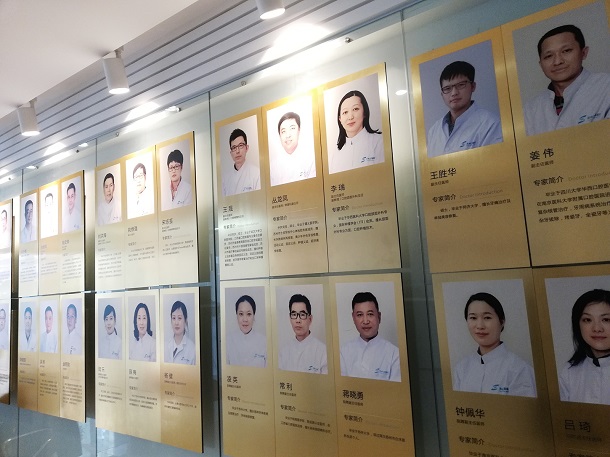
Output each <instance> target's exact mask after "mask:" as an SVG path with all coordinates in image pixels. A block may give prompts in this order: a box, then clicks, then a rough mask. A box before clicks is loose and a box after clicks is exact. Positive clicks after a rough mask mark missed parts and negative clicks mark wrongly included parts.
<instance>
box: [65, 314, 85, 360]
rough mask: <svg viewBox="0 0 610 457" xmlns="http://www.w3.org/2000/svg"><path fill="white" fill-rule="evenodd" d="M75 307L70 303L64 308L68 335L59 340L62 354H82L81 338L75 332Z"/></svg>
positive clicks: (78, 333)
mask: <svg viewBox="0 0 610 457" xmlns="http://www.w3.org/2000/svg"><path fill="white" fill-rule="evenodd" d="M77 317H78V316H77V313H76V306H75V305H74V304H72V303H70V304H69V305H68V307H67V308H66V324H67V327H68V333H67V334H65V335H63V337H62V339H61V352H62V354H71V355H81V354H82V353H83V338H82V336H81V334H80V332H79V331H78V330H77V328H76V327H77V325H76V324H77Z"/></svg>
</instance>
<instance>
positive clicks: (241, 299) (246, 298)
mask: <svg viewBox="0 0 610 457" xmlns="http://www.w3.org/2000/svg"><path fill="white" fill-rule="evenodd" d="M241 302H248V303H250V306H251V307H252V312H253V313H254V314H256V303H254V299H253V298H252V297H251V296H250V295H242V296H241V297H239V298H238V299H237V301H236V302H235V314H237V308H238V307H239V304H240V303H241Z"/></svg>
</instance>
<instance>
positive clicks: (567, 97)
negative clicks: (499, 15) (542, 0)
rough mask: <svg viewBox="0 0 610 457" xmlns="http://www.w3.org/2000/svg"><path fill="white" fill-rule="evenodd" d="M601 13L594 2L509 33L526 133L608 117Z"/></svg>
mask: <svg viewBox="0 0 610 457" xmlns="http://www.w3.org/2000/svg"><path fill="white" fill-rule="evenodd" d="M607 17H608V13H607V11H605V8H604V4H603V2H597V3H592V4H589V5H585V6H583V7H581V8H577V9H574V10H571V11H567V12H565V13H562V14H559V15H556V16H553V17H551V18H548V19H545V20H543V21H540V22H537V23H535V24H532V25H529V26H527V27H524V28H522V29H518V30H516V31H514V32H513V41H514V46H515V58H516V64H517V65H516V67H517V74H518V80H519V88H520V96H521V101H522V104H523V121H524V124H525V131H526V134H527V135H537V134H540V133H545V132H551V131H554V130H559V129H563V128H567V127H574V126H577V125H582V124H586V123H590V122H598V121H602V120H604V119H609V118H610V33H609V30H608V19H607Z"/></svg>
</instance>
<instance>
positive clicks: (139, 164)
mask: <svg viewBox="0 0 610 457" xmlns="http://www.w3.org/2000/svg"><path fill="white" fill-rule="evenodd" d="M140 168H141V169H142V173H144V176H146V167H145V166H144V164H143V163H141V162H138V163H136V166H135V167H133V173H132V174H131V177H132V178H133V177H134V176H135V175H136V171H138V170H139V169H140ZM113 182H114V181H113Z"/></svg>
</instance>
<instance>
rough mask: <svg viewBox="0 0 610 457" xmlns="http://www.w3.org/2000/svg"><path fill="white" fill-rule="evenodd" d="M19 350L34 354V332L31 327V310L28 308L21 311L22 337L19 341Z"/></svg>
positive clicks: (35, 348) (35, 349)
mask: <svg viewBox="0 0 610 457" xmlns="http://www.w3.org/2000/svg"><path fill="white" fill-rule="evenodd" d="M19 349H20V350H21V351H26V352H36V351H37V350H38V346H37V345H36V331H35V329H33V327H32V308H30V307H29V306H28V307H26V308H25V310H24V311H23V337H22V338H21V340H20V341H19Z"/></svg>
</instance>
